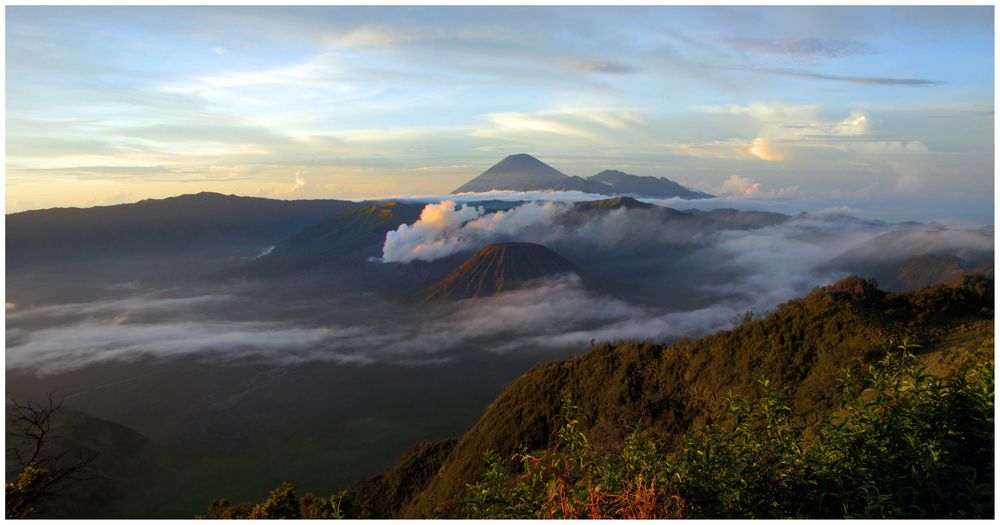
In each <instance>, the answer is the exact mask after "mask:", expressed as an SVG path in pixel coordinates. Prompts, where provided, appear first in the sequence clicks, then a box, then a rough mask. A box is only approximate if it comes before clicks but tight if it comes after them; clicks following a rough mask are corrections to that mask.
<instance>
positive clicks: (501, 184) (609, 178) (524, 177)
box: [452, 153, 713, 199]
mask: <svg viewBox="0 0 1000 525" xmlns="http://www.w3.org/2000/svg"><path fill="white" fill-rule="evenodd" d="M493 190H507V191H581V192H584V193H595V194H599V195H635V196H639V197H648V198H657V199H664V198H672V197H680V198H682V199H707V198H711V197H713V195H710V194H708V193H703V192H700V191H695V190H691V189H689V188H685V187H684V186H681V185H680V184H678V183H676V182H674V181H672V180H670V179H666V178H664V177H640V176H638V175H630V174H628V173H624V172H621V171H617V170H605V171H602V172H600V173H598V174H597V175H594V176H592V177H588V178H584V177H577V176H572V177H571V176H569V175H566V174H565V173H563V172H561V171H559V170H557V169H555V168H553V167H552V166H549V165H548V164H546V163H544V162H542V161H540V160H538V159H536V158H535V157H532V156H531V155H528V154H527V153H518V154H516V155H510V156H508V157H505V158H504V159H503V160H501V161H500V162H498V163H496V164H495V165H493V167H491V168H490V169H488V170H486V171H484V172H483V173H482V174H481V175H479V176H478V177H476V178H474V179H472V180H470V181H469V182H467V183H465V184H463V185H462V186H460V187H459V188H457V189H455V191H453V192H452V193H466V192H486V191H493Z"/></svg>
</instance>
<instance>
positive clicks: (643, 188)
mask: <svg viewBox="0 0 1000 525" xmlns="http://www.w3.org/2000/svg"><path fill="white" fill-rule="evenodd" d="M587 180H588V181H592V182H599V183H602V184H607V185H608V186H610V187H611V189H612V190H613V191H614V192H615V193H617V194H628V195H641V196H643V197H651V198H654V199H669V198H674V197H677V198H681V199H711V198H712V197H715V196H714V195H711V194H708V193H705V192H701V191H695V190H692V189H689V188H685V187H684V186H681V185H680V184H678V183H676V182H674V181H672V180H670V179H668V178H666V177H642V176H639V175H631V174H629V173H625V172H622V171H618V170H604V171H602V172H600V173H598V174H597V175H593V176H591V177H589V178H588V179H587Z"/></svg>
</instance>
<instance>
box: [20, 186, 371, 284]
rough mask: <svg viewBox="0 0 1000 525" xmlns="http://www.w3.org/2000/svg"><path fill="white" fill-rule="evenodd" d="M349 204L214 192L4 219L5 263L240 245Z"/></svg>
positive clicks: (249, 246) (247, 247)
mask: <svg viewBox="0 0 1000 525" xmlns="http://www.w3.org/2000/svg"><path fill="white" fill-rule="evenodd" d="M355 206H357V204H356V203H353V202H350V201H337V200H298V201H283V200H276V199H261V198H256V197H238V196H235V195H221V194H218V193H199V194H197V195H181V196H178V197H170V198H167V199H147V200H144V201H140V202H136V203H132V204H119V205H115V206H98V207H94V208H85V209H81V208H53V209H47V210H34V211H26V212H20V213H12V214H10V215H7V216H6V236H7V237H6V246H7V268H8V270H10V269H19V268H23V267H27V266H33V265H39V264H47V263H59V264H62V263H68V262H74V261H83V260H101V259H113V258H124V257H137V256H138V257H148V256H157V255H176V254H192V253H194V252H200V251H207V252H213V253H220V252H234V251H240V250H242V251H243V252H245V255H252V254H253V253H254V252H255V251H259V250H260V249H262V248H264V247H266V246H267V245H269V244H273V243H274V242H277V241H278V240H280V239H281V238H283V237H287V236H288V235H292V234H294V233H296V232H298V231H300V230H302V229H303V228H306V227H308V226H309V225H311V224H315V223H316V222H318V221H320V220H322V219H323V218H325V217H329V216H330V215H331V214H334V213H337V212H339V211H343V210H346V209H349V208H352V207H355Z"/></svg>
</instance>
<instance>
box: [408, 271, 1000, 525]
mask: <svg viewBox="0 0 1000 525" xmlns="http://www.w3.org/2000/svg"><path fill="white" fill-rule="evenodd" d="M992 305H993V283H992V280H987V279H983V278H980V277H966V278H964V279H962V281H961V282H959V283H956V286H954V287H946V286H936V287H932V288H928V289H925V290H922V291H920V292H916V293H910V294H892V293H886V292H882V291H880V290H877V289H875V288H874V287H873V286H871V284H870V283H868V282H866V281H863V280H861V279H858V278H848V279H844V280H842V281H840V282H838V283H835V284H833V285H831V286H828V287H824V288H819V289H817V290H815V291H814V292H813V293H812V294H810V295H809V296H808V297H806V298H804V299H801V300H796V301H792V302H789V303H786V304H784V305H782V306H781V307H779V308H778V310H777V311H776V312H774V313H773V314H771V315H769V316H767V317H766V318H764V319H760V320H752V321H751V320H748V321H746V322H744V323H743V324H741V325H740V326H739V327H738V328H735V329H733V330H731V331H726V332H721V333H717V334H714V335H711V336H708V337H705V338H703V339H700V340H697V341H690V342H689V341H684V342H680V343H676V344H673V345H655V344H651V343H644V344H643V343H617V344H604V345H602V346H600V347H598V348H595V349H594V350H592V351H590V352H589V353H587V354H585V355H583V356H581V357H578V358H576V359H571V360H567V361H561V362H555V363H549V364H542V365H538V366H536V367H534V368H532V369H531V370H529V371H528V372H527V373H525V374H524V375H523V376H521V377H520V378H519V379H518V380H516V381H515V382H513V383H512V384H511V385H510V386H509V387H507V388H506V389H505V390H504V392H503V393H502V394H501V395H500V396H499V397H498V398H497V399H496V400H495V401H494V402H493V403H492V404H491V405H490V406H489V407H488V408H487V409H486V411H485V413H484V414H483V416H482V418H481V419H480V420H479V422H478V423H476V425H474V426H473V427H472V428H471V429H470V430H469V431H468V432H466V433H465V434H464V435H463V436H462V437H461V438H460V439H459V441H458V443H457V444H456V445H455V448H454V450H453V451H452V452H451V453H450V454H449V455H448V457H447V459H446V460H445V461H444V462H443V463H442V464H441V466H440V470H439V471H438V474H437V475H436V476H435V477H434V478H433V479H432V480H431V481H430V483H428V485H427V486H426V487H425V488H424V489H423V490H422V491H420V492H419V494H418V495H417V496H416V497H414V498H413V499H412V501H411V502H410V503H409V504H408V505H406V506H405V507H404V509H403V511H402V513H401V515H402V516H405V517H420V516H428V515H436V514H439V513H442V512H443V513H444V514H445V515H452V513H453V512H454V511H455V507H454V505H455V502H456V501H458V500H459V499H461V498H462V496H463V494H464V490H465V487H466V484H467V483H470V482H472V481H474V480H476V479H477V478H478V477H479V476H480V475H481V474H482V473H483V471H484V468H485V463H484V462H483V460H482V456H483V454H484V453H485V452H487V451H491V450H492V451H496V452H497V453H499V455H500V456H501V457H509V455H510V454H512V453H513V452H515V451H516V450H519V449H521V448H522V447H526V448H528V449H538V448H544V447H546V446H547V445H549V444H550V443H551V442H552V440H553V438H554V431H555V430H556V426H557V423H556V421H557V412H558V410H559V406H560V400H561V399H562V398H563V397H564V396H565V395H567V394H569V395H571V396H572V398H573V400H574V401H575V402H576V403H577V404H578V405H579V410H580V413H581V417H580V419H581V423H582V424H583V426H584V428H585V429H586V430H587V431H588V432H589V433H590V434H591V435H592V436H596V437H594V441H595V446H597V447H606V448H609V449H613V448H615V447H619V446H620V445H621V442H622V440H623V437H624V436H623V433H624V432H625V431H626V429H628V428H631V427H632V426H633V425H637V424H638V425H640V427H642V428H644V429H646V432H647V433H648V434H649V435H652V436H656V437H657V438H658V439H659V440H660V441H666V442H670V441H671V440H672V439H676V438H677V437H678V436H680V435H682V434H684V433H686V432H689V431H692V430H695V429H698V428H701V427H703V426H705V424H706V423H709V422H711V421H713V419H715V418H717V417H719V416H720V414H721V413H722V410H723V408H724V396H725V395H726V393H727V392H729V391H734V392H736V393H737V394H745V395H749V394H750V393H751V392H752V389H751V386H752V384H753V382H754V381H755V380H756V379H757V378H759V377H769V378H771V379H773V380H774V381H775V383H776V384H778V385H781V387H782V389H783V391H784V393H785V394H786V395H788V396H790V397H791V399H792V400H793V406H792V407H791V408H792V409H793V410H794V411H795V412H796V413H800V414H805V415H813V416H814V417H818V415H819V414H820V413H822V412H823V411H825V410H827V409H830V408H832V407H833V406H835V404H836V402H837V401H838V392H839V389H838V386H837V381H838V379H839V378H840V377H841V373H842V370H843V369H844V368H845V367H847V366H849V365H851V364H852V363H859V362H866V361H868V360H871V359H874V358H876V357H877V356H879V355H881V354H882V353H883V352H884V351H885V350H886V349H887V347H888V346H890V345H891V343H890V337H895V338H896V340H897V341H898V338H899V337H901V336H903V335H906V336H908V337H911V338H912V339H911V340H915V341H917V342H919V343H920V344H921V345H922V350H921V357H922V359H924V360H925V362H927V363H928V364H929V365H930V366H931V367H932V369H933V370H936V371H938V372H943V371H947V370H950V369H953V368H954V367H955V366H956V364H957V363H963V362H965V363H968V362H970V361H974V360H976V359H985V358H988V357H989V356H991V355H992V351H993V348H992V331H993V320H992V319H993V311H992Z"/></svg>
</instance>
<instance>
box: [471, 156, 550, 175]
mask: <svg viewBox="0 0 1000 525" xmlns="http://www.w3.org/2000/svg"><path fill="white" fill-rule="evenodd" d="M528 170H546V171H548V170H551V171H556V172H557V173H558V170H556V169H555V168H553V167H552V166H549V165H548V164H546V163H544V162H542V161H540V160H538V159H537V158H535V157H533V156H531V155H529V154H527V153H515V154H513V155H507V156H506V157H504V158H503V159H502V160H501V161H500V162H497V163H496V164H494V165H493V166H492V167H490V169H488V170H486V171H485V172H484V173H496V172H504V171H528Z"/></svg>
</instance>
